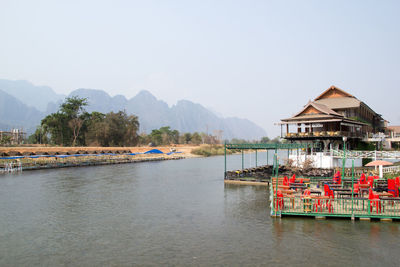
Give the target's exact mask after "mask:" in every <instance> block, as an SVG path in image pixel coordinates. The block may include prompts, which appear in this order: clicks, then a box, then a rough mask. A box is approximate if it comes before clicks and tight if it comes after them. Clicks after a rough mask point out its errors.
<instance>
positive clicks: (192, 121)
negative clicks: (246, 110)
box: [0, 80, 267, 140]
mask: <svg viewBox="0 0 400 267" xmlns="http://www.w3.org/2000/svg"><path fill="white" fill-rule="evenodd" d="M69 96H79V97H85V98H87V99H88V103H89V105H88V106H87V107H86V110H87V111H88V112H92V111H99V112H102V113H107V112H110V111H114V112H117V111H120V110H126V112H127V113H128V114H134V115H136V116H138V117H139V122H140V131H141V132H146V133H149V132H151V130H153V129H158V128H160V127H163V126H170V127H171V128H172V129H176V130H178V131H180V132H208V133H210V134H214V133H215V132H216V131H222V137H223V138H225V139H232V138H241V139H248V140H256V139H260V138H261V137H263V136H266V135H267V134H266V132H265V130H264V129H262V128H261V127H259V126H258V125H256V124H254V123H253V122H251V121H249V120H247V119H240V118H235V117H232V118H222V117H220V116H217V115H216V114H215V113H213V112H211V111H210V110H208V109H206V108H205V107H203V106H202V105H200V104H196V103H193V102H191V101H188V100H180V101H178V102H177V103H176V104H175V105H173V106H171V107H169V106H168V104H167V103H166V102H164V101H162V100H158V99H157V98H156V97H155V96H153V95H152V94H151V93H150V92H148V91H141V92H139V93H138V94H137V95H136V96H135V97H133V98H131V99H127V98H126V97H125V96H122V95H116V96H114V97H111V96H110V95H109V94H107V93H106V92H105V91H103V90H96V89H77V90H74V91H72V92H71V93H70V94H69ZM65 97H66V96H64V95H60V94H57V93H55V92H54V91H53V90H52V89H51V88H50V87H47V86H34V85H33V84H31V83H29V82H27V81H10V80H0V105H1V106H0V129H1V130H8V129H10V128H14V127H15V128H21V127H23V128H24V129H25V130H26V131H27V132H28V133H32V132H33V131H34V129H35V128H36V126H37V125H39V124H40V121H41V119H43V118H44V117H45V116H46V115H47V114H50V113H52V112H55V111H57V110H58V107H59V105H60V103H62V101H63V100H64V98H65Z"/></svg>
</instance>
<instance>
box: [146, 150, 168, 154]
mask: <svg viewBox="0 0 400 267" xmlns="http://www.w3.org/2000/svg"><path fill="white" fill-rule="evenodd" d="M143 154H164V153H163V152H162V151H161V150H158V149H152V150H149V151H147V152H144V153H143Z"/></svg>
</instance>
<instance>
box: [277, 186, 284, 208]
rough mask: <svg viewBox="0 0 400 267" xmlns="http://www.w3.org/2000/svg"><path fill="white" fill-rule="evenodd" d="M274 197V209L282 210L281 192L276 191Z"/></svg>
mask: <svg viewBox="0 0 400 267" xmlns="http://www.w3.org/2000/svg"><path fill="white" fill-rule="evenodd" d="M276 196H277V198H276V205H275V207H276V208H277V209H279V210H282V209H283V207H284V204H283V194H282V191H281V190H278V192H277V193H276Z"/></svg>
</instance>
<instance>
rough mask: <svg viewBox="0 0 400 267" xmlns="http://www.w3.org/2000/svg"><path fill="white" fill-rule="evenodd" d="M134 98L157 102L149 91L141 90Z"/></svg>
mask: <svg viewBox="0 0 400 267" xmlns="http://www.w3.org/2000/svg"><path fill="white" fill-rule="evenodd" d="M135 98H141V99H142V98H144V99H151V100H157V98H156V97H155V96H154V95H153V94H152V93H150V91H147V90H141V91H140V92H139V93H137V95H136V96H135Z"/></svg>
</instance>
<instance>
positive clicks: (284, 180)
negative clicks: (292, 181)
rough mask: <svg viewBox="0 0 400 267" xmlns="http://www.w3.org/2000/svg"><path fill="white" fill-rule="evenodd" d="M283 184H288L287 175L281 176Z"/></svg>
mask: <svg viewBox="0 0 400 267" xmlns="http://www.w3.org/2000/svg"><path fill="white" fill-rule="evenodd" d="M283 185H289V179H288V178H287V176H285V177H283Z"/></svg>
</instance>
